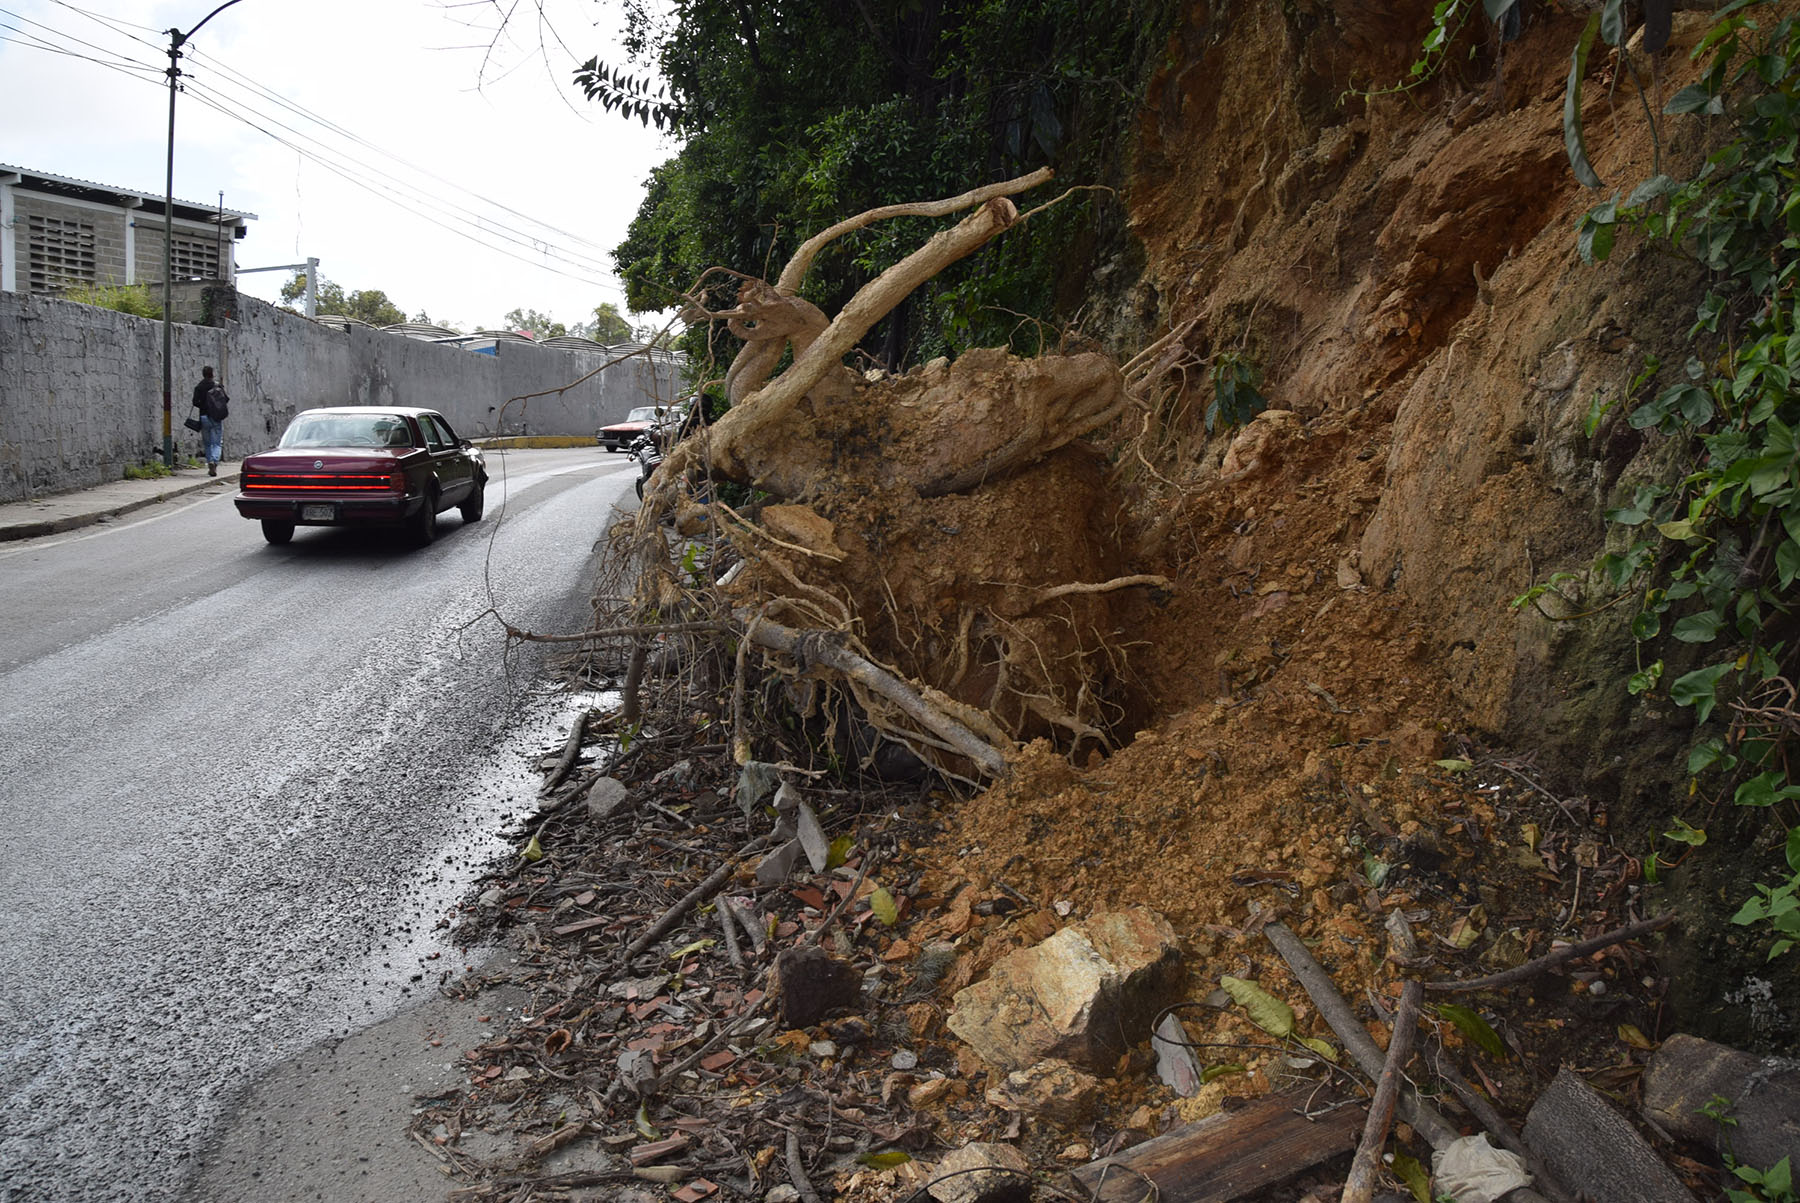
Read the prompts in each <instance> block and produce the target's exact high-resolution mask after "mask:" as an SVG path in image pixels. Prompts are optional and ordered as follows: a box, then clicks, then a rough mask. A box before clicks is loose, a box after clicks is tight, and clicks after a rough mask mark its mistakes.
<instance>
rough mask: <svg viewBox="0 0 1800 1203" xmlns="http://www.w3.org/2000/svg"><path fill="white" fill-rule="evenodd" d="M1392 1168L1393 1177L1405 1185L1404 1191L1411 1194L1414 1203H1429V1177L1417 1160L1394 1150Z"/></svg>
mask: <svg viewBox="0 0 1800 1203" xmlns="http://www.w3.org/2000/svg"><path fill="white" fill-rule="evenodd" d="M1392 1167H1393V1171H1394V1177H1396V1178H1398V1179H1400V1181H1402V1182H1404V1183H1406V1189H1407V1190H1409V1191H1411V1192H1412V1197H1413V1199H1414V1200H1416V1203H1431V1175H1430V1174H1428V1173H1426V1172H1425V1167H1424V1166H1423V1165H1421V1164H1420V1163H1419V1160H1418V1158H1416V1157H1409V1156H1407V1155H1406V1154H1405V1153H1402V1152H1400V1151H1399V1150H1395V1152H1394V1160H1393V1163H1392Z"/></svg>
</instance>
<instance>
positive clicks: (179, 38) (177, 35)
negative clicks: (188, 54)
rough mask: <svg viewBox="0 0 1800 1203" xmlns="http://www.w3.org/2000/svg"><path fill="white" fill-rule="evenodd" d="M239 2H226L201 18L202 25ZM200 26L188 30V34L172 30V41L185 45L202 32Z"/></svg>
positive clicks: (226, 0) (231, 0)
mask: <svg viewBox="0 0 1800 1203" xmlns="http://www.w3.org/2000/svg"><path fill="white" fill-rule="evenodd" d="M237 2H238V0H225V3H223V4H221V5H219V7H217V8H215V9H213V10H212V11H211V12H209V13H207V14H206V15H205V16H204V17H201V18H200V25H204V24H206V23H207V22H208V21H210V20H212V19H213V18H214V17H216V16H218V15H219V14H220V13H222V12H224V11H225V10H226V9H228V8H230V7H231V6H232V5H234V4H236V3H237ZM200 25H196V26H194V27H193V28H192V29H190V30H188V31H187V32H186V33H182V32H181V31H180V30H179V29H171V30H170V31H169V33H170V34H171V35H172V40H173V41H174V43H175V45H176V46H180V45H182V44H183V43H185V42H186V41H187V40H188V39H189V38H191V37H193V36H194V35H195V34H197V33H199V32H200Z"/></svg>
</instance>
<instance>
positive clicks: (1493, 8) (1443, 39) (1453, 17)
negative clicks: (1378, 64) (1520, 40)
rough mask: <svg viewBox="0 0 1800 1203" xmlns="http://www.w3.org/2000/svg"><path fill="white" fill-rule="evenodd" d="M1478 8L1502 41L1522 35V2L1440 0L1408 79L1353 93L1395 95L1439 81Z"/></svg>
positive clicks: (1371, 95) (1432, 11) (1407, 75)
mask: <svg viewBox="0 0 1800 1203" xmlns="http://www.w3.org/2000/svg"><path fill="white" fill-rule="evenodd" d="M1477 7H1480V8H1482V9H1483V10H1484V11H1485V12H1486V13H1487V17H1488V20H1489V21H1491V22H1493V23H1494V25H1495V26H1497V27H1498V29H1499V32H1500V40H1501V41H1503V42H1509V41H1512V40H1513V39H1514V38H1516V37H1518V36H1519V0H1481V3H1480V5H1479V6H1478V5H1477V4H1476V2H1475V0H1438V3H1437V5H1436V7H1434V8H1433V9H1432V10H1431V25H1430V27H1429V28H1427V29H1426V31H1425V37H1424V40H1423V41H1422V42H1420V44H1419V57H1418V58H1416V59H1414V60H1413V64H1412V67H1411V68H1410V69H1409V70H1408V71H1407V73H1406V78H1405V79H1404V80H1402V81H1400V82H1399V83H1397V84H1394V85H1393V86H1392V87H1387V88H1377V89H1374V90H1373V91H1368V92H1364V91H1360V90H1358V91H1355V92H1354V93H1353V94H1354V95H1358V96H1363V97H1365V98H1366V97H1373V96H1393V95H1397V94H1399V93H1402V92H1410V91H1412V90H1413V89H1414V88H1417V87H1419V86H1420V85H1422V84H1425V83H1429V82H1430V81H1431V80H1433V79H1435V78H1437V76H1438V73H1439V72H1440V71H1442V70H1443V69H1444V66H1445V64H1447V63H1448V62H1449V61H1450V49H1451V47H1452V46H1453V45H1455V43H1456V41H1457V39H1458V38H1460V37H1461V36H1462V33H1463V31H1464V29H1466V28H1467V27H1468V24H1469V20H1470V18H1472V17H1473V16H1474V15H1475V9H1476V8H1477ZM1469 53H1470V54H1471V55H1473V54H1474V50H1473V49H1471V50H1470V52H1469Z"/></svg>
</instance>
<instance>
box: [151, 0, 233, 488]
mask: <svg viewBox="0 0 1800 1203" xmlns="http://www.w3.org/2000/svg"><path fill="white" fill-rule="evenodd" d="M237 2H238V0H225V3H223V4H221V5H219V7H217V8H215V9H213V10H212V11H211V12H209V13H207V14H206V16H204V17H202V18H201V19H200V25H204V24H206V23H207V22H208V21H210V20H212V19H213V18H214V17H216V16H218V15H219V14H220V13H222V12H224V11H225V10H226V9H228V8H230V7H231V6H232V5H234V4H236V3H237ZM200 25H196V26H194V27H193V28H192V29H190V30H188V31H187V32H186V33H182V32H181V31H180V30H179V29H171V30H169V70H168V76H169V156H168V171H167V173H166V175H165V177H164V181H163V183H164V188H163V353H162V377H163V378H162V438H163V463H164V464H165V465H166V466H168V467H170V468H173V467H174V466H175V438H174V433H173V431H174V412H175V411H174V406H173V405H172V403H171V402H172V398H173V396H174V392H175V365H174V363H173V362H172V360H173V357H174V352H175V327H174V324H173V323H174V316H173V310H174V308H175V92H176V88H177V84H178V83H179V82H180V80H181V48H182V46H184V45H186V44H187V40H188V39H189V38H191V37H193V36H194V35H195V34H197V33H199V32H200ZM219 203H220V205H221V206H223V204H224V194H223V193H221V194H220V198H219Z"/></svg>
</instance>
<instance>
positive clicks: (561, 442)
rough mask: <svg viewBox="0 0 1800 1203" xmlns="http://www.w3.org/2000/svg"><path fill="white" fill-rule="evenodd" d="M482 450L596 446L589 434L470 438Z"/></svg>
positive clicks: (513, 435) (511, 435) (510, 435)
mask: <svg viewBox="0 0 1800 1203" xmlns="http://www.w3.org/2000/svg"><path fill="white" fill-rule="evenodd" d="M470 442H472V443H474V444H475V445H476V446H477V447H479V448H481V449H482V450H483V451H525V450H547V449H556V448H567V447H593V446H596V445H597V444H595V442H594V436H593V435H591V434H509V435H499V436H495V437H492V438H484V439H471V440H470Z"/></svg>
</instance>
